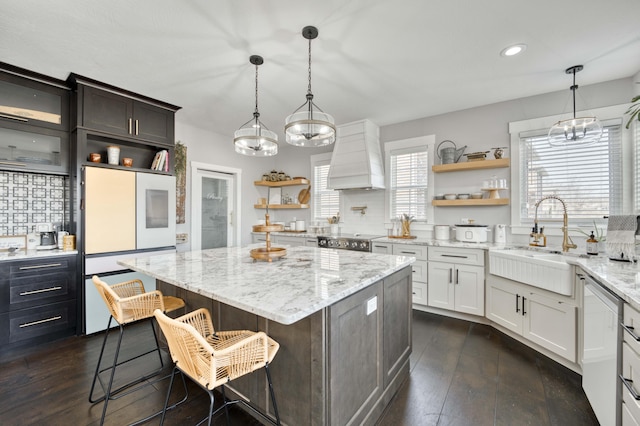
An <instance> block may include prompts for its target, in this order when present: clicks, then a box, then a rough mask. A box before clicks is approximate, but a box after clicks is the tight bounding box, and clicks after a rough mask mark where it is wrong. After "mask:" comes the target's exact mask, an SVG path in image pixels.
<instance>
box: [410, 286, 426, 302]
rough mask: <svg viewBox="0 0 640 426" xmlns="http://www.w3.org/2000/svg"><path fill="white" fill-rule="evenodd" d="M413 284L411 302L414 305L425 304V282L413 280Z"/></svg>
mask: <svg viewBox="0 0 640 426" xmlns="http://www.w3.org/2000/svg"><path fill="white" fill-rule="evenodd" d="M412 285H413V289H412V292H413V298H412V300H413V303H415V304H416V305H426V304H427V289H428V287H427V283H421V282H416V281H414V282H413V283H412Z"/></svg>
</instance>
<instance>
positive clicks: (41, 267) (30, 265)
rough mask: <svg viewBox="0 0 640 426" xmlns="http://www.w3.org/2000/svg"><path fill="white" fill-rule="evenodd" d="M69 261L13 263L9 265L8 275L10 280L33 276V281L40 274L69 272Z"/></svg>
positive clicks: (46, 260) (58, 259)
mask: <svg viewBox="0 0 640 426" xmlns="http://www.w3.org/2000/svg"><path fill="white" fill-rule="evenodd" d="M70 264H71V261H70V260H69V259H68V258H65V257H60V258H47V259H42V260H38V261H28V262H15V263H12V264H11V268H10V271H9V274H10V275H11V279H12V280H13V279H15V278H19V277H24V276H34V278H35V279H37V277H39V276H41V275H42V274H48V273H52V272H65V273H66V272H69V266H70Z"/></svg>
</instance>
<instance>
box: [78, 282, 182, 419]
mask: <svg viewBox="0 0 640 426" xmlns="http://www.w3.org/2000/svg"><path fill="white" fill-rule="evenodd" d="M92 281H93V284H94V285H95V286H96V288H97V289H98V293H99V294H100V296H101V297H102V299H103V300H104V303H105V304H106V305H107V308H108V309H109V312H110V314H111V315H110V316H109V322H108V323H107V329H106V331H105V333H104V339H103V341H102V348H101V350H100V356H99V357H98V363H97V365H96V370H95V373H94V375H93V382H92V384H91V390H90V391H89V402H90V403H92V404H94V403H98V402H101V401H104V406H103V408H102V417H101V420H100V424H103V423H104V419H105V416H106V413H107V405H108V403H109V400H113V399H117V398H119V397H121V396H124V395H127V394H129V393H131V392H134V391H136V390H138V389H140V388H141V387H143V385H141V386H136V385H138V384H141V383H142V382H144V381H146V380H148V379H150V378H152V377H154V376H156V375H157V374H158V373H159V372H160V371H161V370H162V369H163V367H164V361H163V360H162V353H161V352H160V344H159V342H158V336H157V333H156V330H155V327H154V325H153V322H152V319H153V313H154V311H155V310H159V311H162V312H173V311H176V310H178V309H181V308H183V307H184V306H185V303H184V300H182V299H180V298H178V297H173V296H163V294H162V292H160V291H159V290H155V291H149V292H147V291H145V289H144V285H143V283H142V281H140V280H130V281H125V282H122V283H118V284H113V285H109V284H107V283H106V282H104V281H103V280H101V279H100V277H98V276H97V275H94V276H93V277H92ZM112 320H115V321H116V323H117V324H118V328H119V332H120V333H119V336H118V344H117V346H116V349H115V354H114V357H113V363H112V364H111V365H110V366H108V367H105V368H101V365H102V357H103V355H104V350H105V346H106V343H107V338H108V337H109V331H110V329H111V321H112ZM143 320H148V321H149V324H150V325H151V330H152V331H153V338H154V341H155V347H154V348H152V349H150V350H148V351H146V352H144V353H141V354H138V355H135V356H132V357H131V358H128V359H125V360H123V361H119V360H118V356H119V353H120V348H121V343H122V336H123V334H124V326H125V325H127V324H131V323H134V322H138V321H143ZM153 352H157V353H158V360H159V367H158V368H157V369H155V370H154V371H152V372H150V373H147V374H145V375H144V376H141V377H137V378H135V379H134V380H131V381H129V382H127V383H125V384H123V385H121V386H120V387H118V388H117V389H113V383H114V377H115V372H116V367H118V366H121V365H123V364H126V363H128V362H130V361H133V360H136V359H138V358H141V357H143V356H145V355H148V354H151V353H153ZM107 371H110V374H109V380H108V383H106V384H105V383H104V382H103V380H102V377H101V374H103V373H105V372H107ZM172 378H173V377H172ZM98 382H99V383H100V387H101V388H102V391H103V393H102V395H101V396H96V395H94V393H95V390H96V383H98ZM183 382H184V378H183ZM152 383H154V382H148V383H146V384H145V385H144V386H148V385H150V384H152ZM125 391H126V392H125ZM185 392H186V383H185ZM184 400H186V395H185V397H184V399H183V401H184ZM180 402H182V401H180ZM175 405H177V404H174V406H175ZM158 414H160V412H158V413H155V414H154V415H152V416H150V417H148V418H146V419H143V420H148V419H149V418H151V417H154V416H156V415H158Z"/></svg>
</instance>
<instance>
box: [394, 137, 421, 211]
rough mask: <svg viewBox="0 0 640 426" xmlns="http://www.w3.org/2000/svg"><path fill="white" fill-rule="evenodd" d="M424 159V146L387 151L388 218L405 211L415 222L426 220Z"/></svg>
mask: <svg viewBox="0 0 640 426" xmlns="http://www.w3.org/2000/svg"><path fill="white" fill-rule="evenodd" d="M428 160H429V157H428V153H427V151H426V147H420V148H417V149H416V148H408V149H404V150H394V151H391V153H390V157H389V165H390V174H391V175H390V201H391V206H390V207H391V210H390V211H391V218H397V217H398V216H400V215H401V214H403V213H405V214H408V215H411V216H413V217H414V218H415V220H418V221H426V220H427V185H428V183H429V181H428V177H429V175H428V172H429V169H428V167H429V162H428Z"/></svg>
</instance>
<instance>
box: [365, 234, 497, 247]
mask: <svg viewBox="0 0 640 426" xmlns="http://www.w3.org/2000/svg"><path fill="white" fill-rule="evenodd" d="M373 241H374V242H376V243H391V244H412V245H419V246H433V247H459V248H477V249H490V248H504V247H505V244H504V243H501V244H496V243H490V242H484V243H466V242H461V241H457V240H436V239H435V238H388V237H382V238H376V239H374V240H373Z"/></svg>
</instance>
